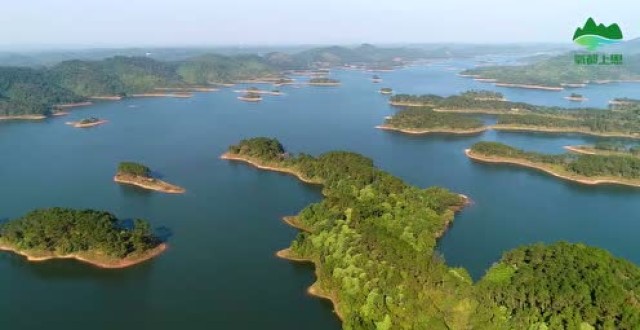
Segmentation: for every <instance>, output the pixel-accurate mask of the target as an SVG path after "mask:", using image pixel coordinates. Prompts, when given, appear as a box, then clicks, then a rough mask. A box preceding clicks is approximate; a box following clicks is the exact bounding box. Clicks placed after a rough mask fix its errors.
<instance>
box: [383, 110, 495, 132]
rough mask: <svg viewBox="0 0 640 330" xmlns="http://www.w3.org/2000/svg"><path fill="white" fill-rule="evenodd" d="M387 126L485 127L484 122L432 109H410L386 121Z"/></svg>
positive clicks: (427, 127)
mask: <svg viewBox="0 0 640 330" xmlns="http://www.w3.org/2000/svg"><path fill="white" fill-rule="evenodd" d="M385 124H386V125H389V126H391V127H397V128H407V129H433V128H444V129H474V128H480V127H482V126H484V123H483V122H482V120H480V119H477V118H473V117H469V116H466V115H461V114H457V113H443V112H435V111H433V110H432V109H431V108H422V107H409V108H406V109H402V110H400V111H398V113H396V114H395V115H394V116H393V117H391V118H390V119H387V120H386V121H385Z"/></svg>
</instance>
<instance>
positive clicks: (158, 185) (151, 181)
mask: <svg viewBox="0 0 640 330" xmlns="http://www.w3.org/2000/svg"><path fill="white" fill-rule="evenodd" d="M113 181H115V182H117V183H122V184H129V185H134V186H137V187H140V188H144V189H149V190H155V191H159V192H163V193H168V194H182V193H184V192H185V189H184V188H182V187H178V186H176V185H172V184H170V183H167V182H164V181H162V180H159V179H156V178H154V177H152V176H151V170H150V169H149V168H148V167H147V166H144V165H142V164H138V163H134V162H122V163H120V165H118V172H117V173H116V175H115V176H114V177H113Z"/></svg>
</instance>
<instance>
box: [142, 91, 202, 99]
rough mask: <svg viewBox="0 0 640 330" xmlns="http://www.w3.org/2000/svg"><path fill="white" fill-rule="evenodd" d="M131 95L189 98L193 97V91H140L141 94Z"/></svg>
mask: <svg viewBox="0 0 640 330" xmlns="http://www.w3.org/2000/svg"><path fill="white" fill-rule="evenodd" d="M131 97H174V98H190V97H193V93H189V92H177V93H142V94H131Z"/></svg>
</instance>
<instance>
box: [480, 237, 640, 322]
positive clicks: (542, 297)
mask: <svg viewBox="0 0 640 330" xmlns="http://www.w3.org/2000/svg"><path fill="white" fill-rule="evenodd" d="M507 270H508V271H507ZM506 273H508V275H509V276H508V277H507V276H505V275H504V274H506ZM496 278H498V279H499V280H496ZM477 289H478V295H477V296H478V297H479V299H480V301H481V304H483V305H485V306H491V305H493V306H495V307H501V308H504V309H505V311H506V313H507V315H508V317H509V320H510V324H511V327H512V328H514V329H528V328H529V326H530V325H533V324H539V325H545V326H548V328H549V329H579V328H587V329H588V328H589V327H590V326H591V327H592V328H595V329H637V326H638V325H639V324H640V305H639V300H638V299H639V297H640V269H639V268H638V267H636V266H635V265H633V264H631V263H630V262H628V261H625V260H622V259H618V258H615V257H613V256H612V255H611V254H610V253H608V252H606V251H604V250H602V249H598V248H592V247H586V246H584V245H582V244H569V243H564V242H560V243H556V244H552V245H549V246H545V245H543V244H535V245H531V246H525V247H520V248H517V249H515V250H512V251H510V252H507V253H505V254H504V256H503V257H502V259H501V260H500V262H499V263H498V264H497V265H494V266H493V267H492V268H491V269H490V270H489V271H488V272H487V275H485V277H484V278H483V279H482V280H481V281H480V282H479V283H478V285H477Z"/></svg>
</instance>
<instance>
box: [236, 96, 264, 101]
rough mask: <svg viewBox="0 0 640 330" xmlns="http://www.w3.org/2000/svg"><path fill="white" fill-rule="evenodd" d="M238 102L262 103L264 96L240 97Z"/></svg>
mask: <svg viewBox="0 0 640 330" xmlns="http://www.w3.org/2000/svg"><path fill="white" fill-rule="evenodd" d="M238 100H240V101H244V102H260V101H262V96H261V97H244V96H238Z"/></svg>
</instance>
